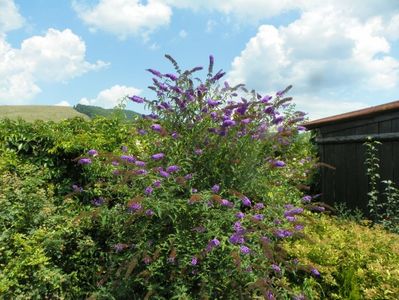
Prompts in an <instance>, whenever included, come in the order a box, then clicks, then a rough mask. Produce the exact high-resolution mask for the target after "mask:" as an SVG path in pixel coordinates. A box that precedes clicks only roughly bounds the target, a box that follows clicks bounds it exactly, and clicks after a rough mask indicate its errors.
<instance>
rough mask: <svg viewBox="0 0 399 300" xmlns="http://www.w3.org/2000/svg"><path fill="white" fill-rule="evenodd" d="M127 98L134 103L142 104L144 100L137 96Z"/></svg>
mask: <svg viewBox="0 0 399 300" xmlns="http://www.w3.org/2000/svg"><path fill="white" fill-rule="evenodd" d="M128 98H129V99H130V100H132V101H133V102H136V103H144V99H143V98H141V97H139V96H131V97H128Z"/></svg>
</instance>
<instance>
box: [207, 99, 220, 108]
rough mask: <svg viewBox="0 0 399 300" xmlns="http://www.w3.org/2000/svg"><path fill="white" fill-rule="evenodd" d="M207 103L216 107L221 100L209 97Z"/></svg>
mask: <svg viewBox="0 0 399 300" xmlns="http://www.w3.org/2000/svg"><path fill="white" fill-rule="evenodd" d="M206 103H208V105H209V106H210V107H215V106H218V105H219V104H220V101H216V100H212V99H208V100H207V101H206Z"/></svg>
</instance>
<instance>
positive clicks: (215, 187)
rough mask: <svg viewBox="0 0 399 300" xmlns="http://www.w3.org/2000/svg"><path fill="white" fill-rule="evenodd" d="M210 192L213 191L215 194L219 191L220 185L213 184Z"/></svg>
mask: <svg viewBox="0 0 399 300" xmlns="http://www.w3.org/2000/svg"><path fill="white" fill-rule="evenodd" d="M211 190H212V192H214V193H215V194H216V193H218V192H219V190H220V186H219V185H218V184H215V185H214V186H213V187H212V188H211Z"/></svg>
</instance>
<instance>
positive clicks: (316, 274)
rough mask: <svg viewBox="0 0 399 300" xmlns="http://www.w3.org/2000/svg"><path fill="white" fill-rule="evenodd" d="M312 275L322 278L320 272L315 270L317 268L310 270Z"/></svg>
mask: <svg viewBox="0 0 399 300" xmlns="http://www.w3.org/2000/svg"><path fill="white" fill-rule="evenodd" d="M310 273H312V275H314V276H316V277H318V276H320V272H319V271H318V270H317V269H315V268H312V269H311V270H310Z"/></svg>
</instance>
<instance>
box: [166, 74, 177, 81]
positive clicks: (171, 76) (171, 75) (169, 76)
mask: <svg viewBox="0 0 399 300" xmlns="http://www.w3.org/2000/svg"><path fill="white" fill-rule="evenodd" d="M165 77H167V78H169V79H170V80H173V81H176V80H177V76H176V75H174V74H170V73H168V74H165Z"/></svg>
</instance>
